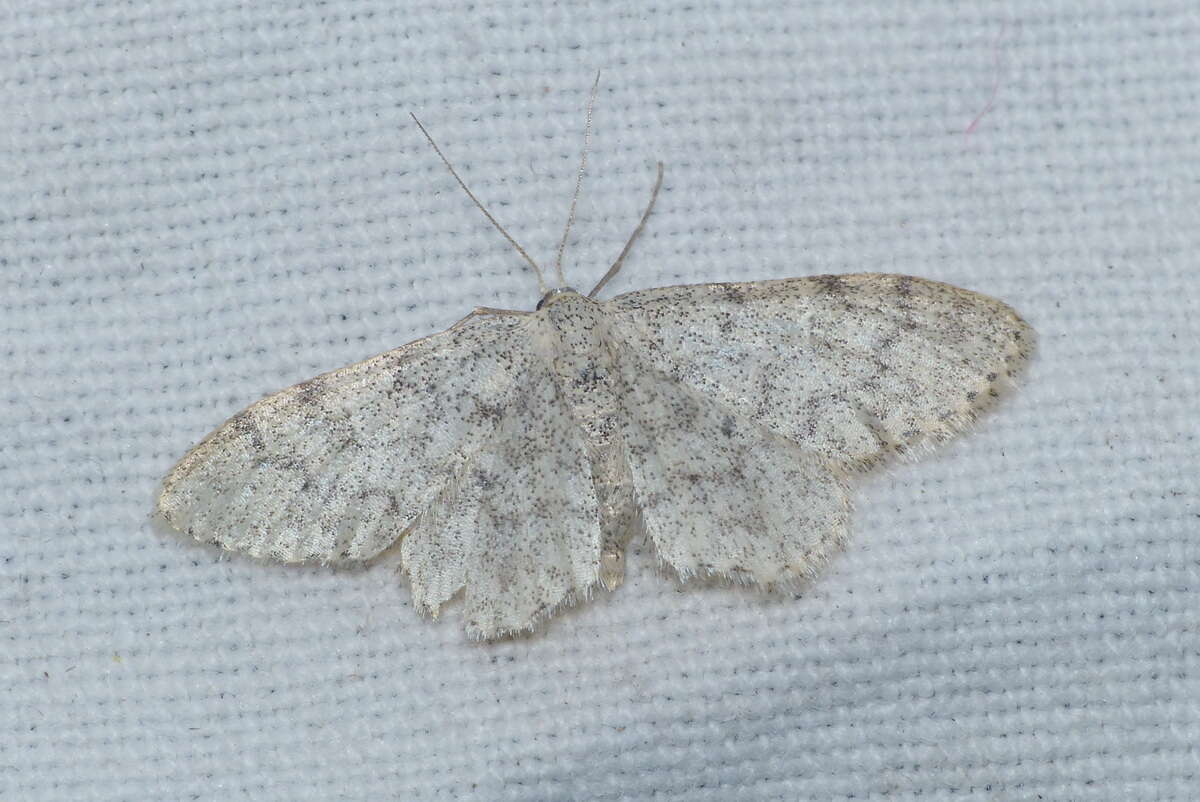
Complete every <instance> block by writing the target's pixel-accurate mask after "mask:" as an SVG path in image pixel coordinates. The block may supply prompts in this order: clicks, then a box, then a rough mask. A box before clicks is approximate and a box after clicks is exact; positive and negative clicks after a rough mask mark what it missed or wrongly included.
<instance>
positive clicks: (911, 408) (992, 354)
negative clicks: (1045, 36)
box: [606, 273, 1032, 469]
mask: <svg viewBox="0 0 1200 802" xmlns="http://www.w3.org/2000/svg"><path fill="white" fill-rule="evenodd" d="M606 307H607V309H608V311H609V312H610V314H611V315H612V316H613V324H612V329H613V336H614V337H615V338H617V339H618V340H619V341H621V343H622V345H623V347H624V348H627V349H629V350H630V351H632V352H636V353H639V354H643V355H644V358H645V359H646V361H647V362H648V364H649V365H650V366H651V367H652V368H653V369H654V370H655V371H657V372H658V373H660V374H661V375H663V376H665V377H667V378H669V379H670V380H672V381H675V382H679V383H681V384H682V385H684V386H686V387H688V388H689V389H691V390H693V391H695V392H697V393H699V394H701V395H703V396H705V397H709V398H712V399H713V400H715V401H716V402H717V403H718V404H719V405H721V406H722V407H723V408H724V409H726V410H728V411H730V412H733V413H736V415H738V416H740V417H744V418H746V419H747V420H749V421H753V422H755V423H758V424H760V425H762V426H764V427H766V428H768V429H769V430H771V431H772V432H775V433H777V434H779V435H782V436H783V437H785V438H787V439H789V440H791V441H792V442H794V443H797V444H800V445H801V446H802V447H803V448H804V449H805V450H807V451H810V452H815V453H817V454H819V455H821V456H822V457H823V458H824V459H825V460H826V461H827V462H828V463H829V464H830V465H834V466H839V467H840V468H843V469H853V468H862V467H866V466H868V465H870V464H872V463H873V462H875V461H876V460H877V459H878V458H880V457H881V456H884V455H886V454H887V453H889V452H904V451H906V450H908V449H911V448H912V447H913V446H914V445H917V444H921V443H924V442H930V441H936V440H942V439H945V438H946V437H949V436H950V435H952V434H953V433H954V432H956V431H958V430H960V429H961V428H962V427H964V426H965V425H967V424H968V423H970V422H971V421H972V420H973V419H974V417H975V415H976V414H977V413H978V412H979V411H980V410H982V409H983V408H984V407H985V406H987V405H988V404H989V403H990V402H991V401H992V400H993V399H994V398H995V397H996V396H997V395H998V394H999V392H1000V391H1001V390H1002V389H1003V388H1004V386H1005V385H1006V384H1007V383H1008V382H1009V381H1010V380H1011V379H1012V377H1013V376H1014V375H1015V374H1016V372H1017V371H1018V370H1019V369H1020V367H1021V365H1022V364H1023V362H1024V361H1025V359H1026V357H1027V356H1028V354H1029V350H1030V348H1031V346H1032V332H1031V330H1030V329H1029V327H1028V325H1027V324H1026V323H1025V322H1024V321H1022V320H1021V319H1020V318H1019V317H1018V316H1017V314H1016V313H1015V312H1014V311H1013V310H1012V309H1010V308H1009V307H1007V306H1006V305H1004V304H1003V303H1001V302H999V301H997V300H995V299H993V298H989V297H987V296H984V295H980V294H978V293H974V292H970V291H968V290H963V289H959V288H957V287H952V286H950V285H948V284H942V283H939V282H936V281H928V280H926V279H920V278H914V277H911V276H898V275H887V274H877V273H863V274H855V275H845V276H814V277H810V278H795V279H783V280H779V281H762V282H751V283H740V284H698V285H691V286H680V287H663V288H660V289H652V290H643V291H639V292H632V293H628V294H626V295H622V296H619V297H617V298H614V299H613V300H611V301H609V302H608V303H607V304H606Z"/></svg>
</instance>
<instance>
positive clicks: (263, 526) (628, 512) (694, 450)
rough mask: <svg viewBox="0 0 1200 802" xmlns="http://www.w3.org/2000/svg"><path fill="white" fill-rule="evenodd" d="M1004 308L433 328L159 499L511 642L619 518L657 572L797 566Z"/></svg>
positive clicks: (250, 429) (251, 548) (826, 291)
mask: <svg viewBox="0 0 1200 802" xmlns="http://www.w3.org/2000/svg"><path fill="white" fill-rule="evenodd" d="M1031 337H1032V334H1031V331H1030V329H1029V328H1028V326H1027V325H1026V324H1025V323H1024V322H1023V321H1022V320H1021V319H1020V318H1019V317H1017V315H1016V314H1015V313H1014V312H1013V311H1012V310H1011V309H1009V308H1008V307H1007V306H1005V305H1004V304H1002V303H1000V302H999V301H995V300H993V299H991V298H987V297H985V296H982V295H978V294H976V293H972V292H969V291H966V290H961V289H958V288H956V287H951V286H949V285H946V284H940V283H937V282H932V281H927V280H924V279H917V278H912V277H907V276H892V275H881V274H860V275H847V276H817V277H811V278H800V279H785V280H781V281H766V282H756V283H741V284H704V285H692V286H680V287H665V288H660V289H653V290H645V291H640V292H633V293H628V294H626V295H622V296H619V297H617V298H614V299H613V300H611V301H607V302H596V301H592V300H590V299H588V298H585V297H583V296H581V295H579V294H578V293H575V292H573V291H569V290H567V291H562V292H561V293H552V294H551V295H548V296H547V298H546V299H544V300H543V304H542V305H541V307H540V308H539V309H538V311H536V312H532V313H521V312H503V311H498V310H479V311H477V312H476V313H474V314H473V315H471V316H468V317H467V318H465V319H464V320H463V321H461V322H460V323H459V324H457V325H456V326H454V327H452V328H450V329H448V330H447V331H445V332H442V333H441V334H438V335H434V336H432V337H428V338H426V339H424V340H418V341H416V342H414V343H410V344H409V345H406V346H403V347H401V348H397V349H395V350H393V351H389V352H386V353H384V354H381V355H379V356H377V357H374V358H372V359H368V360H366V361H365V362H360V363H358V364H356V365H352V366H350V367H347V368H344V369H342V370H337V371H333V372H331V373H327V374H324V375H323V376H319V377H317V378H316V379H313V380H310V381H308V382H304V383H302V384H299V385H296V386H295V387H292V388H289V389H287V390H284V391H282V392H280V393H276V394H275V395H272V396H269V397H267V398H265V399H263V400H262V401H260V402H258V403H257V404H254V405H252V406H251V407H249V408H248V409H247V410H245V411H244V412H242V413H240V414H238V415H235V416H234V417H233V418H231V419H230V420H229V421H227V422H226V423H225V424H224V425H223V426H222V427H220V428H219V429H217V431H215V432H214V433H213V434H211V435H210V436H209V437H208V438H206V439H205V440H204V441H202V442H201V443H200V445H198V446H197V447H196V448H195V449H193V450H192V451H191V452H190V453H189V454H188V455H187V456H185V457H184V459H183V460H181V461H180V463H179V464H178V465H177V466H176V467H175V469H174V470H173V471H172V472H171V473H170V474H169V475H168V477H167V479H166V481H165V483H164V487H163V491H162V494H161V496H160V498H159V511H160V513H161V514H162V516H163V517H164V518H165V519H166V520H167V521H168V522H169V523H170V524H171V525H172V526H174V527H176V528H177V529H180V530H181V531H184V532H187V533H189V534H191V535H193V536H194V537H196V538H197V539H199V540H203V541H208V542H214V543H218V544H220V545H221V546H223V547H225V548H227V549H231V550H235V551H241V552H247V553H249V554H251V555H254V556H258V557H269V558H273V559H277V560H282V561H285V562H295V561H303V560H315V561H321V562H346V561H350V562H356V561H364V560H369V559H371V558H372V557H374V556H376V555H378V554H379V553H380V552H381V551H383V550H384V549H386V548H387V547H388V546H390V545H391V544H393V543H394V542H396V541H397V540H399V539H401V538H402V542H401V546H400V549H401V559H402V561H403V565H404V568H405V571H406V572H407V573H408V576H409V579H410V582H411V586H412V593H413V600H414V603H415V604H416V605H417V607H418V608H419V609H421V610H424V611H426V612H428V613H429V614H432V615H436V614H437V613H438V611H439V610H440V608H441V606H442V605H443V604H444V603H445V602H446V601H448V600H450V599H451V598H452V597H454V596H455V595H457V594H458V593H459V592H462V593H463V595H464V597H465V598H464V602H465V603H464V607H465V616H464V617H465V623H466V628H467V630H468V632H470V633H471V634H472V635H474V636H477V637H484V638H492V637H497V636H502V635H505V634H509V633H513V632H517V631H521V630H526V629H529V628H530V627H532V626H534V625H535V624H536V623H537V622H538V621H539V620H540V619H542V618H544V617H546V616H548V615H550V614H552V613H553V612H554V611H555V610H556V609H557V608H559V607H560V606H562V605H564V604H569V603H571V602H574V601H577V600H579V599H580V598H582V597H584V596H586V595H587V594H588V593H589V592H590V591H591V590H592V589H593V588H594V587H596V586H597V584H599V583H603V585H604V586H606V587H608V588H610V589H611V588H614V587H616V586H617V585H618V584H620V581H621V579H622V577H623V570H624V562H623V555H624V548H625V544H626V542H627V540H628V538H629V537H630V534H631V530H633V529H634V528H636V526H635V524H636V523H637V522H639V521H640V523H641V525H642V526H643V527H644V529H645V531H646V533H647V534H648V536H649V537H650V539H651V540H652V542H653V543H654V545H655V548H656V550H657V552H658V555H659V557H660V558H661V560H662V561H663V563H664V564H665V565H667V566H670V567H671V568H673V569H674V570H675V571H676V572H677V573H678V574H679V575H681V576H684V577H688V576H692V575H696V574H713V575H719V576H724V577H729V578H734V579H740V580H744V581H748V582H754V583H757V584H762V585H770V584H773V583H776V582H786V581H788V580H790V579H793V578H796V577H807V576H811V575H813V574H814V573H815V572H816V570H817V569H818V568H819V567H820V566H821V565H822V564H823V563H824V561H825V560H826V558H827V557H828V556H829V554H831V553H832V552H833V551H834V550H835V549H836V548H837V547H838V546H839V545H840V544H841V543H842V542H843V540H844V539H845V535H846V528H847V519H848V515H849V506H850V505H849V495H848V482H849V480H850V478H851V476H852V475H853V473H854V472H855V471H857V470H862V469H865V468H867V467H869V466H871V465H873V464H875V463H876V462H878V461H879V460H880V459H881V458H883V457H885V456H887V455H889V454H910V453H913V452H914V449H916V448H918V447H921V446H924V445H927V444H931V443H934V442H937V441H940V440H944V439H946V438H947V437H949V436H951V435H952V434H954V433H955V432H957V431H959V430H960V429H962V428H963V427H964V426H966V425H967V424H969V423H970V422H971V421H972V420H974V418H975V416H976V415H977V414H978V413H979V412H980V411H981V410H982V409H983V408H984V407H986V406H987V405H988V404H989V403H991V401H992V400H993V399H994V398H995V397H996V396H997V395H998V394H999V392H1000V391H1001V390H1002V389H1003V388H1004V387H1005V386H1006V385H1007V384H1008V383H1010V381H1011V379H1012V378H1013V376H1014V375H1015V373H1016V372H1017V371H1018V370H1019V369H1020V367H1021V365H1022V363H1023V362H1024V360H1025V358H1026V357H1027V355H1028V353H1029V350H1030V348H1031V346H1032V340H1031Z"/></svg>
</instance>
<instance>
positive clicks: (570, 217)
mask: <svg viewBox="0 0 1200 802" xmlns="http://www.w3.org/2000/svg"><path fill="white" fill-rule="evenodd" d="M599 85H600V70H596V80H594V81H592V92H591V95H589V96H588V104H587V121H586V122H585V123H584V125H583V153H582V154H581V155H580V157H579V172H578V173H576V175H575V193H574V194H573V195H571V209H570V211H569V212H567V227H566V228H564V229H563V235H562V241H561V242H559V243H558V256H557V258H555V260H554V269H555V270H556V271H557V272H558V283H559V284H560V285H561V286H564V287H565V286H566V284H567V279H566V277H565V276H563V266H562V258H563V251H565V250H566V249H567V235H569V234H570V233H571V224H572V223H574V222H575V206H576V205H577V204H578V203H579V190H580V188H581V187H582V186H583V173H584V171H585V170H586V169H587V157H588V145H590V144H591V141H592V107H593V106H594V105H596V87H597V86H599Z"/></svg>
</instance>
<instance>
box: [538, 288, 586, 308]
mask: <svg viewBox="0 0 1200 802" xmlns="http://www.w3.org/2000/svg"><path fill="white" fill-rule="evenodd" d="M572 295H574V296H578V295H579V292H578V291H577V290H576V289H575V288H574V287H555V288H554V289H552V290H550V292H548V293H546V294H545V295H543V296H542V300H540V301H538V302H537V306H535V307H534V308H533V311H535V312H539V311H541V309H542V307H544V306H548V305H549V304H552V303H554V302H555V301H559V300H562V299H563V298H564V297H569V296H572Z"/></svg>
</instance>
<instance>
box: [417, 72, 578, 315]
mask: <svg viewBox="0 0 1200 802" xmlns="http://www.w3.org/2000/svg"><path fill="white" fill-rule="evenodd" d="M596 80H600V74H599V73H596ZM592 93H593V95H592V96H593V98H594V97H595V87H593V88H592ZM409 116H411V117H412V118H413V122H415V123H416V124H417V128H420V129H421V133H422V134H424V135H425V139H427V140H428V141H429V144H430V146H431V147H432V148H433V151H434V153H436V154H437V155H438V158H440V159H441V160H442V164H444V165H446V169H447V170H449V171H450V175H452V176H454V180H455V181H457V182H458V185H459V186H460V187H462V190H463V192H465V193H467V197H468V198H470V199H471V201H472V202H473V203H474V204H475V206H476V207H477V208H478V209H479V211H481V212H483V216H484V217H486V218H487V219H488V222H489V223H491V224H492V225H494V226H495V227H496V230H497V231H499V232H500V233H501V234H503V235H504V238H505V239H506V240H508V244H509V245H511V246H513V247H514V248H516V249H517V253H519V254H521V256H522V257H524V259H525V261H526V262H529V266H530V267H532V268H533V272H534V273H536V274H537V280H538V287H539V288H540V289H541V291H542V294H543V295H544V294H545V293H547V292H549V288H547V287H546V279H545V278H544V277H543V276H542V269H541V268H540V267H538V265H537V262H535V261H533V259H532V258H531V257H530V256H529V254H528V253H526V251H525V249H524V248H522V247H521V246H520V245H519V244H518V243H517V241H516V240H515V239H513V238H512V236H511V235H510V234H509V233H508V232H507V231H505V230H504V226H502V225H500V224H499V223H498V222H496V218H494V217H492V214H491V212H489V211H488V210H487V209H485V208H483V204H482V203H480V202H479V198H476V197H475V193H474V192H472V191H471V190H470V189H469V188H468V187H467V185H466V183H465V182H464V181H463V180H462V179H461V178H459V177H458V173H456V172H455V171H454V167H453V166H452V165H451V164H450V160H449V159H447V158H446V157H445V156H444V155H443V154H442V149H441V148H439V147H438V146H437V143H436V142H434V141H433V137H431V136H430V135H429V132H428V131H426V130H425V126H423V125H421V121H420V120H418V119H417V115H415V114H413V113H412V112H411V111H410V112H409ZM591 118H592V107H591V104H588V123H589V125H590V124H591ZM581 169H582V168H581ZM575 192H576V194H578V192H579V189H578V188H576V190H575ZM571 214H572V216H574V214H575V203H574V201H572V202H571ZM570 227H571V226H570V223H568V224H567V228H568V229H569V228H570ZM563 237H564V241H565V238H566V235H565V234H564V235H563ZM561 255H562V249H561V248H560V249H559V256H561ZM558 276H559V279H561V278H562V267H559V269H558Z"/></svg>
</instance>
